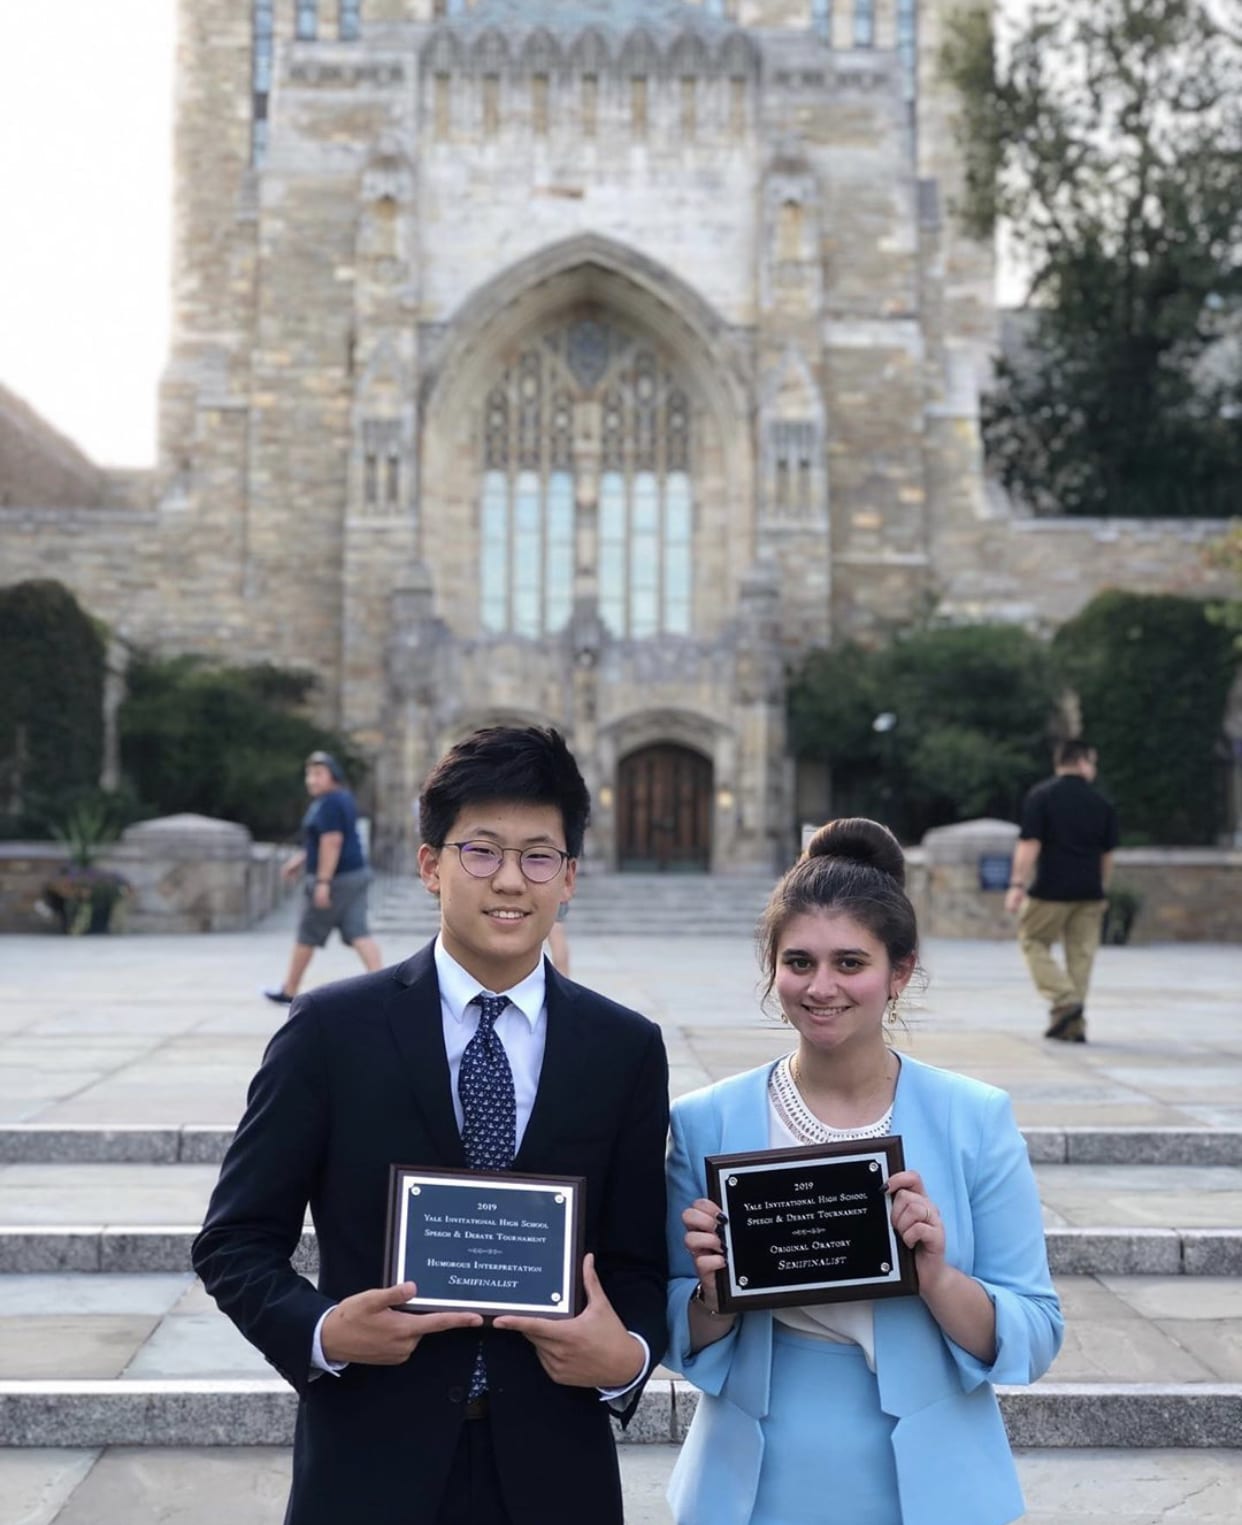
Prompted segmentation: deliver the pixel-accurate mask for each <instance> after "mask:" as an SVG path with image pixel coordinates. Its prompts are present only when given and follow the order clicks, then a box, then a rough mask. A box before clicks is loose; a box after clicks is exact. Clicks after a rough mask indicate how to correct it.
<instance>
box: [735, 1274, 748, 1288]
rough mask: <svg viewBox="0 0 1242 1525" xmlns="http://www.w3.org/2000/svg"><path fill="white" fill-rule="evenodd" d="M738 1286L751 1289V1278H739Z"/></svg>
mask: <svg viewBox="0 0 1242 1525" xmlns="http://www.w3.org/2000/svg"><path fill="white" fill-rule="evenodd" d="M737 1284H738V1286H739V1287H749V1286H750V1277H749V1276H739V1277H738V1279H737Z"/></svg>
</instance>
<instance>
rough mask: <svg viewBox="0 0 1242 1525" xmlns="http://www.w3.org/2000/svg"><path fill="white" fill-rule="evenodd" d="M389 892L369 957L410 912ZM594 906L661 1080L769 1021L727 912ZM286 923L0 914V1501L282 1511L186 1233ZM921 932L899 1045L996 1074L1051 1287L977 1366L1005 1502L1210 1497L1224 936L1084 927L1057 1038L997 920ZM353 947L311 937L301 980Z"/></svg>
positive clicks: (1225, 1359)
mask: <svg viewBox="0 0 1242 1525" xmlns="http://www.w3.org/2000/svg"><path fill="white" fill-rule="evenodd" d="M406 898H408V897H404V896H396V897H390V898H389V902H388V904H389V906H390V907H393V906H400V905H401V904H402V902H403V899H406ZM389 914H390V917H393V920H395V916H394V913H393V912H392V911H391V910H390V913H389ZM411 919H412V920H413V919H414V918H413V917H412V916H411ZM737 919H738V918H737V917H736V916H735V917H734V918H733V919H732V920H733V922H736V921H737ZM393 920H390V921H389V924H388V925H387V926H386V927H385V934H384V935H385V942H384V948H385V953H386V955H387V956H388V957H390V958H393V959H395V958H397V957H399V956H402V955H403V954H404V953H405V952H407V951H409V950H410V947H412V946H414V945H415V944H414V943H411V944H410V945H409V946H407V947H405V948H402V947H399V946H398V945H397V943H396V940H395V934H394V931H393ZM705 920H706V921H707V923H708V924H711V921H712V918H711V916H707V917H706V918H705ZM602 922H606V913H605V909H604V908H601V907H600V906H599V905H598V904H597V907H596V909H595V912H594V917H593V920H591V921H587V920H586V919H585V918H584V919H583V921H582V922H581V923H580V924H579V926H578V927H577V928H575V927H574V926H573V925H572V924H571V933H573V955H574V960H575V965H574V973H575V976H576V977H578V978H580V979H582V980H584V981H585V982H587V983H590V984H592V985H594V986H596V987H597V988H599V989H601V990H603V991H605V992H607V993H608V994H610V995H612V996H614V997H615V998H617V999H618V1000H621V1001H624V1002H626V1003H627V1004H630V1005H634V1006H636V1007H638V1008H639V1009H641V1010H645V1011H647V1012H648V1013H649V1014H650V1015H652V1016H653V1017H655V1018H656V1019H657V1020H659V1021H660V1022H661V1024H662V1026H663V1027H664V1030H665V1034H666V1039H667V1042H668V1047H669V1054H670V1060H671V1062H672V1071H673V1086H674V1091H675V1092H682V1091H685V1090H687V1089H690V1088H691V1087H693V1086H696V1085H700V1084H702V1083H703V1082H704V1081H706V1080H709V1079H715V1078H718V1077H720V1076H723V1075H726V1074H730V1073H733V1072H734V1071H736V1070H738V1069H740V1068H743V1067H746V1066H748V1065H751V1064H756V1063H759V1062H762V1061H763V1060H764V1059H766V1058H769V1057H771V1056H773V1055H775V1054H777V1053H779V1052H782V1051H783V1050H784V1049H785V1048H786V1047H788V1034H787V1030H786V1029H784V1028H783V1027H782V1026H781V1025H780V1024H779V1023H778V1022H775V1021H773V1020H772V1019H770V1018H768V1017H765V1016H764V1015H763V1014H762V1013H761V1011H760V1009H759V1003H758V995H757V988H756V987H757V972H756V968H755V965H754V962H753V956H752V953H751V950H750V947H749V944H748V942H747V940H746V939H745V938H744V937H741V936H738V935H736V934H734V935H732V936H729V937H705V936H666V937H655V936H650V935H649V936H646V937H643V938H637V937H633V936H628V937H627V936H613V935H609V934H608V933H607V931H606V930H602V929H601V923H602ZM290 936H291V922H290V919H289V911H288V909H286V910H285V911H284V912H283V913H281V914H279V915H278V916H277V917H276V918H273V919H272V921H271V922H269V923H268V924H267V925H266V926H265V927H264V928H262V929H261V930H260V931H258V932H255V933H251V934H238V935H216V936H212V937H168V938H154V937H148V938H132V937H131V938H124V937H122V938H111V939H94V938H91V939H81V940H61V939H55V938H20V937H10V938H6V939H3V940H0V1447H5V1446H7V1448H4V1449H0V1525H18V1522H19V1521H20V1522H21V1525H42V1522H49V1525H50V1522H52V1521H56V1522H58V1525H74V1522H86V1521H90V1522H92V1525H111V1522H113V1521H116V1522H117V1525H121V1522H124V1525H147V1522H150V1521H157V1520H158V1521H178V1522H185V1525H198V1522H199V1521H200V1520H205V1519H206V1512H205V1508H204V1501H206V1500H210V1501H211V1503H212V1506H213V1516H218V1509H219V1505H220V1503H221V1501H222V1500H224V1501H227V1503H228V1506H229V1507H230V1508H231V1509H232V1511H233V1513H234V1514H235V1515H236V1516H237V1517H238V1518H240V1519H244V1520H246V1521H248V1522H249V1521H255V1522H263V1521H267V1520H269V1519H270V1520H272V1521H277V1520H279V1519H280V1518H281V1513H282V1509H283V1499H284V1490H285V1478H286V1476H287V1469H288V1453H287V1451H286V1450H285V1449H284V1447H283V1444H274V1445H273V1444H265V1443H264V1441H265V1438H266V1439H267V1440H269V1441H276V1442H283V1441H284V1440H285V1439H286V1437H287V1425H288V1403H287V1398H286V1395H285V1393H284V1392H283V1391H282V1389H281V1384H280V1383H279V1382H274V1381H273V1380H272V1379H271V1378H270V1376H269V1373H268V1368H267V1367H266V1366H265V1364H264V1363H263V1362H262V1360H261V1358H259V1357H258V1356H257V1355H256V1353H255V1352H253V1351H252V1350H251V1349H250V1348H249V1347H248V1346H246V1344H245V1343H244V1342H243V1341H242V1340H241V1339H240V1337H238V1336H237V1335H236V1333H235V1331H234V1330H233V1329H232V1327H231V1326H230V1325H229V1324H227V1322H226V1321H225V1320H223V1319H222V1318H221V1317H220V1316H219V1315H218V1314H217V1313H216V1312H215V1311H214V1310H213V1309H212V1307H211V1305H210V1303H209V1302H208V1301H207V1299H206V1298H205V1296H204V1294H203V1292H202V1289H201V1287H200V1286H198V1285H197V1284H196V1283H195V1281H194V1279H193V1277H192V1276H191V1275H190V1274H189V1272H188V1270H187V1269H186V1261H185V1250H186V1246H187V1244H188V1239H189V1236H190V1235H191V1234H192V1233H193V1231H194V1228H195V1226H196V1225H197V1223H198V1221H199V1219H200V1216H201V1212H202V1208H203V1204H204V1203H205V1201H206V1197H207V1194H208V1192H209V1191H210V1189H211V1184H212V1182H213V1180H214V1177H215V1171H216V1162H217V1161H218V1159H219V1155H220V1151H221V1150H222V1148H223V1147H224V1144H225V1142H226V1139H227V1135H228V1132H229V1131H230V1130H231V1127H232V1125H233V1123H234V1122H235V1121H236V1118H237V1116H238V1114H239V1112H240V1110H241V1106H242V1102H243V1098H244V1092H245V1087H246V1083H247V1081H248V1080H249V1077H250V1075H251V1073H252V1072H253V1069H254V1067H255V1064H256V1063H257V1061H258V1058H259V1056H260V1054H261V1052H262V1048H263V1045H264V1043H265V1041H266V1039H267V1037H268V1036H269V1035H270V1033H271V1031H272V1030H273V1028H274V1027H275V1025H276V1024H277V1023H278V1022H279V1021H280V1013H279V1011H278V1010H277V1009H276V1008H273V1007H270V1006H269V1005H267V1003H265V1002H263V1001H262V1000H261V999H260V998H259V997H258V995H257V989H258V987H259V986H260V985H261V984H263V983H270V982H271V981H273V980H274V979H275V978H277V977H278V976H279V973H280V970H281V969H282V967H283V964H284V961H285V957H286V955H287V951H288V943H289V940H290ZM924 962H925V964H926V967H927V971H928V981H927V986H926V989H925V991H924V992H923V993H922V995H921V998H920V1001H919V1004H918V1006H917V1007H916V1009H915V1011H914V1012H913V1014H912V1016H911V1018H910V1021H909V1026H908V1030H907V1032H906V1033H904V1034H903V1035H902V1036H901V1038H900V1039H899V1044H898V1046H899V1047H901V1048H902V1049H904V1050H905V1051H907V1052H910V1053H912V1054H915V1055H916V1056H918V1057H920V1058H924V1059H927V1060H929V1061H930V1062H932V1063H941V1064H946V1065H949V1066H952V1067H954V1068H957V1069H961V1070H963V1071H966V1072H968V1073H972V1074H976V1075H979V1076H980V1077H981V1078H984V1079H987V1080H990V1081H993V1082H995V1083H996V1084H999V1085H1002V1086H1004V1087H1005V1088H1006V1089H1007V1090H1008V1091H1009V1092H1010V1093H1011V1095H1013V1097H1014V1100H1015V1107H1016V1110H1017V1113H1018V1117H1019V1122H1020V1123H1021V1124H1022V1126H1023V1127H1024V1129H1025V1130H1026V1131H1027V1134H1028V1139H1029V1141H1030V1143H1031V1149H1032V1157H1033V1158H1034V1159H1035V1160H1036V1161H1037V1162H1038V1163H1037V1166H1036V1169H1037V1175H1038V1177H1039V1180H1040V1188H1041V1195H1042V1198H1043V1201H1044V1211H1045V1221H1046V1224H1047V1228H1048V1233H1049V1246H1050V1254H1051V1256H1052V1259H1053V1264H1054V1269H1055V1270H1056V1272H1057V1281H1058V1286H1059V1289H1060V1291H1061V1295H1062V1298H1063V1300H1064V1302H1065V1307H1066V1312H1067V1320H1068V1331H1069V1332H1068V1334H1067V1339H1066V1344H1065V1349H1064V1350H1063V1352H1062V1354H1061V1356H1060V1358H1059V1359H1058V1362H1057V1364H1056V1366H1055V1367H1054V1369H1053V1371H1052V1372H1051V1373H1050V1374H1049V1376H1048V1377H1047V1378H1046V1379H1045V1381H1044V1382H1043V1383H1040V1384H1038V1385H1037V1387H1036V1388H1035V1389H1032V1390H1030V1391H1029V1392H1017V1391H1015V1392H1013V1393H1006V1394H1005V1395H1004V1402H1005V1405H1006V1418H1007V1422H1008V1423H1009V1425H1010V1429H1011V1434H1013V1435H1014V1438H1015V1441H1017V1442H1019V1443H1020V1446H1019V1465H1020V1468H1021V1471H1022V1474H1023V1479H1024V1485H1025V1487H1026V1491H1027V1495H1028V1501H1029V1503H1030V1506H1031V1507H1030V1512H1029V1514H1028V1515H1027V1519H1028V1520H1029V1521H1031V1522H1038V1525H1086V1522H1088V1521H1090V1522H1094V1525H1100V1522H1105V1521H1116V1522H1117V1525H1146V1522H1149V1521H1153V1522H1154V1521H1155V1520H1157V1519H1172V1518H1176V1519H1179V1520H1183V1521H1203V1522H1213V1525H1215V1522H1222V1525H1223V1522H1225V1521H1226V1520H1229V1521H1233V1522H1234V1525H1237V1522H1238V1521H1239V1520H1242V1504H1239V1499H1240V1498H1242V1022H1240V1021H1239V1017H1240V1016H1242V1009H1240V1007H1239V1000H1238V996H1237V994H1236V970H1237V967H1238V962H1239V960H1238V951H1237V950H1236V949H1234V948H1228V947H1216V946H1205V945H1194V946H1190V945H1179V946H1169V947H1147V948H1135V949H1111V948H1110V949H1105V950H1103V951H1102V953H1101V956H1100V960H1099V963H1098V965H1097V974H1096V981H1095V985H1094V988H1093V997H1092V1003H1091V1009H1090V1013H1089V1015H1090V1023H1091V1037H1092V1042H1091V1043H1089V1044H1088V1045H1086V1046H1082V1047H1079V1046H1073V1047H1061V1046H1059V1045H1058V1046H1055V1047H1054V1046H1052V1045H1049V1044H1046V1043H1044V1042H1043V1041H1042V1040H1041V1039H1040V1037H1039V1031H1040V1027H1041V1013H1040V1009H1039V1004H1038V1002H1037V1000H1036V997H1035V996H1034V993H1033V992H1032V991H1031V989H1030V988H1029V986H1028V984H1027V981H1026V976H1025V972H1024V970H1023V968H1022V966H1021V962H1020V960H1019V959H1018V956H1017V953H1016V951H1015V949H1014V948H1013V947H1012V945H1009V944H996V943H984V942H956V943H933V944H931V945H930V946H928V947H927V948H926V949H925V950H924ZM356 967H357V966H356V963H355V961H354V960H353V958H352V956H351V955H349V954H348V952H347V951H346V950H343V949H341V948H339V947H334V948H332V949H329V950H327V952H326V953H325V954H323V955H321V956H320V957H319V958H317V959H316V961H315V963H314V965H313V966H312V983H317V982H320V981H323V980H327V979H332V978H339V977H341V976H343V975H348V974H352V973H353V972H355V969H356ZM305 1255H306V1264H307V1266H308V1268H309V1267H311V1266H313V1262H314V1247H313V1240H311V1239H308V1240H307V1241H306V1245H305ZM671 1376H672V1374H669V1373H663V1372H662V1373H661V1374H660V1379H659V1380H658V1381H656V1382H653V1384H652V1386H651V1390H650V1394H649V1399H648V1401H647V1402H646V1403H645V1405H644V1410H643V1411H642V1414H641V1415H640V1421H641V1422H640V1423H639V1424H638V1426H637V1430H638V1434H637V1436H636V1437H635V1438H639V1439H646V1440H647V1441H648V1442H649V1443H647V1444H634V1445H626V1446H624V1447H623V1448H622V1459H623V1466H624V1469H625V1478H626V1497H627V1511H628V1518H629V1519H630V1521H631V1522H632V1525H655V1522H661V1525H664V1522H666V1521H667V1518H668V1516H667V1511H666V1510H665V1508H664V1506H663V1503H662V1492H663V1486H664V1480H665V1479H666V1477H667V1473H668V1471H669V1470H670V1468H671V1466H672V1461H673V1459H674V1457H675V1455H676V1447H675V1446H674V1445H670V1444H668V1441H669V1440H670V1439H675V1438H677V1436H678V1435H679V1434H680V1433H681V1432H682V1430H683V1429H684V1424H685V1421H686V1413H687V1411H688V1409H689V1407H690V1406H691V1405H690V1398H689V1395H688V1394H686V1393H685V1390H684V1388H682V1385H681V1384H680V1383H674V1382H673V1381H672V1380H671ZM679 1394H680V1395H679ZM670 1405H671V1407H670ZM178 1416H179V1417H178ZM205 1438H209V1439H210V1440H212V1441H213V1442H214V1443H213V1444H211V1445H206V1446H205V1445H203V1444H202V1442H203V1440H204V1439H205ZM661 1438H662V1440H663V1443H661ZM1170 1439H1172V1440H1175V1441H1176V1442H1177V1445H1178V1446H1180V1447H1182V1448H1181V1449H1176V1448H1175V1449H1168V1448H1167V1443H1168V1441H1169V1440H1170ZM135 1442H145V1444H136V1443H135ZM1156 1447H1159V1448H1156ZM584 1525H585V1522H584Z"/></svg>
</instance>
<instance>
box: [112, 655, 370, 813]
mask: <svg viewBox="0 0 1242 1525" xmlns="http://www.w3.org/2000/svg"><path fill="white" fill-rule="evenodd" d="M314 686H315V679H314V677H313V676H312V675H311V674H309V673H299V672H290V671H287V670H284V669H281V668H277V667H272V666H270V665H267V664H259V665H256V666H251V667H224V666H216V665H213V664H211V663H208V662H206V661H205V660H204V659H202V658H200V657H195V656H182V657H174V658H171V659H166V660H159V659H156V658H153V657H151V656H145V657H141V658H139V659H138V660H136V661H135V662H134V663H133V664H132V665H131V667H130V672H129V693H128V696H127V698H126V700H125V702H124V704H123V705H122V706H121V713H120V728H121V759H122V764H123V766H124V769H125V771H126V774H127V775H128V778H129V780H130V782H131V784H132V786H133V787H134V789H135V791H136V792H137V794H138V795H139V796H140V798H141V799H142V800H143V801H144V803H146V804H147V805H148V806H149V807H151V808H152V809H153V810H154V811H155V813H156V814H159V815H165V814H168V815H171V814H176V813H178V812H180V811H191V812H194V813H196V814H199V815H209V816H217V817H220V818H222V819H224V820H230V821H238V822H240V823H241V824H242V825H243V826H246V827H248V828H249V829H250V831H251V832H253V834H254V835H255V836H256V837H259V838H263V839H273V838H276V839H279V838H283V837H289V836H291V835H293V833H294V832H295V831H296V830H297V826H298V822H299V821H300V819H301V816H302V812H303V810H304V809H305V807H306V800H305V796H304V795H303V793H302V789H301V784H300V779H301V768H302V762H303V759H304V758H305V757H306V755H307V754H308V753H310V752H313V751H315V750H316V749H318V748H324V749H326V750H329V751H331V752H333V753H334V754H335V756H336V757H337V758H338V759H339V760H340V762H341V763H342V765H343V766H344V767H345V768H346V770H347V771H348V773H349V775H350V780H351V783H352V784H353V785H355V786H357V785H358V784H359V783H360V782H361V781H362V778H363V776H364V774H365V766H364V764H363V762H362V760H361V759H360V758H359V757H358V756H356V755H355V754H354V753H353V752H352V750H351V749H350V747H349V745H348V743H347V742H345V741H344V740H343V739H342V738H340V737H339V736H336V735H335V734H333V733H332V732H329V731H326V730H324V729H323V728H322V727H321V726H318V725H315V724H314V723H313V722H312V721H310V720H309V719H307V717H306V714H305V706H306V704H307V702H308V700H309V698H310V696H311V694H312V692H313V690H314Z"/></svg>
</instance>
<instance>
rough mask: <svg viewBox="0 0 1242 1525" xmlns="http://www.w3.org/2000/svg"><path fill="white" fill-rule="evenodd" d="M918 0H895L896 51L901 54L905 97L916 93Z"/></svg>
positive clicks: (917, 72)
mask: <svg viewBox="0 0 1242 1525" xmlns="http://www.w3.org/2000/svg"><path fill="white" fill-rule="evenodd" d="M918 49H919V12H918V0H897V52H898V53H899V54H900V56H901V66H902V73H903V75H904V80H905V91H906V99H907V100H908V101H912V100H913V99H914V97H915V96H916V95H917V94H918V76H919V51H918Z"/></svg>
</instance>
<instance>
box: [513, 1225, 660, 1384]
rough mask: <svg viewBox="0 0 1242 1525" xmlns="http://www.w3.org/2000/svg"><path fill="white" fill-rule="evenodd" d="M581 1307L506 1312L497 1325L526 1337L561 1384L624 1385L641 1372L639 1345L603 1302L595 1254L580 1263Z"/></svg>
mask: <svg viewBox="0 0 1242 1525" xmlns="http://www.w3.org/2000/svg"><path fill="white" fill-rule="evenodd" d="M582 1286H583V1290H584V1291H585V1293H586V1307H585V1308H584V1309H583V1310H582V1312H581V1313H580V1314H578V1316H577V1317H576V1318H572V1319H562V1320H557V1319H549V1318H518V1317H515V1316H514V1315H511V1314H507V1315H504V1316H503V1317H501V1318H498V1319H497V1320H496V1328H497V1329H512V1330H514V1331H515V1332H516V1333H518V1334H521V1335H525V1336H526V1338H527V1339H528V1340H529V1341H530V1342H531V1344H532V1345H533V1346H534V1347H535V1354H536V1355H537V1356H538V1357H539V1364H540V1365H541V1366H542V1367H543V1369H544V1371H546V1372H547V1374H548V1376H549V1377H551V1378H552V1380H553V1382H558V1383H560V1385H561V1386H562V1387H603V1388H623V1387H628V1386H629V1384H630V1383H632V1382H633V1381H634V1380H635V1379H636V1378H637V1377H638V1376H639V1374H640V1373H641V1372H642V1369H643V1367H644V1366H645V1365H646V1358H645V1357H644V1355H643V1353H642V1346H641V1345H640V1344H639V1342H638V1341H637V1340H636V1339H635V1338H634V1336H633V1335H632V1334H630V1332H629V1331H628V1330H627V1329H626V1327H625V1325H624V1324H623V1323H622V1322H621V1320H620V1319H619V1318H618V1317H617V1315H616V1311H615V1310H614V1308H613V1306H612V1304H611V1303H610V1302H609V1301H608V1295H607V1293H606V1292H605V1291H604V1289H603V1286H602V1285H601V1284H600V1279H599V1277H598V1276H597V1275H596V1272H595V1256H594V1255H588V1256H587V1257H586V1259H585V1261H584V1262H583V1266H582Z"/></svg>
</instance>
